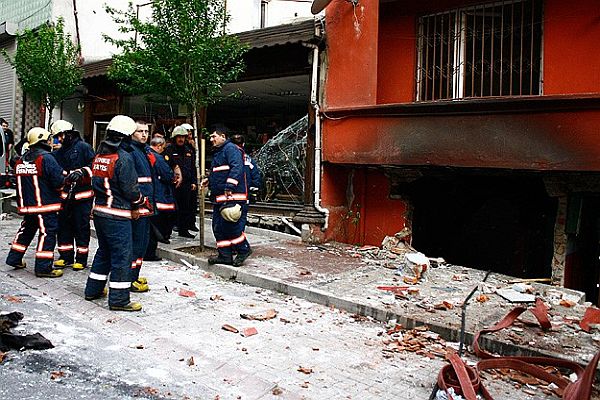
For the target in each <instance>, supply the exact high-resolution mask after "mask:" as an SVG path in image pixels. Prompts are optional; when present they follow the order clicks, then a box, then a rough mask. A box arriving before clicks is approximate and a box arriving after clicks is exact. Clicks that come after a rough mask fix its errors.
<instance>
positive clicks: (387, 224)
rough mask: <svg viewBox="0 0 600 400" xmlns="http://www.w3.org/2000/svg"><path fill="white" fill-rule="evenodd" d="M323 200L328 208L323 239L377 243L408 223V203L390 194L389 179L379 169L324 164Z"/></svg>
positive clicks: (354, 242)
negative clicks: (327, 219)
mask: <svg viewBox="0 0 600 400" xmlns="http://www.w3.org/2000/svg"><path fill="white" fill-rule="evenodd" d="M323 182H324V185H323V187H324V189H323V192H322V201H323V204H324V205H325V206H326V207H327V208H328V209H329V212H330V214H329V229H328V230H327V232H325V235H324V237H323V239H324V240H335V241H339V242H345V243H352V244H372V245H377V246H378V245H380V244H381V241H382V240H383V238H384V237H386V236H390V235H394V234H395V233H396V232H399V231H401V230H402V229H403V228H404V226H405V224H407V211H408V204H407V203H406V202H405V201H404V200H402V199H392V198H390V182H389V180H388V178H387V177H386V176H385V174H384V172H383V171H382V170H381V169H374V168H371V169H369V168H349V167H344V166H336V165H325V166H324V169H323Z"/></svg>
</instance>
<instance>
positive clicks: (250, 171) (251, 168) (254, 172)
mask: <svg viewBox="0 0 600 400" xmlns="http://www.w3.org/2000/svg"><path fill="white" fill-rule="evenodd" d="M244 167H245V168H244V170H245V173H246V181H247V184H248V188H257V189H260V188H261V187H262V174H261V172H260V169H259V168H258V165H256V161H254V159H253V158H252V157H250V156H249V155H248V154H244Z"/></svg>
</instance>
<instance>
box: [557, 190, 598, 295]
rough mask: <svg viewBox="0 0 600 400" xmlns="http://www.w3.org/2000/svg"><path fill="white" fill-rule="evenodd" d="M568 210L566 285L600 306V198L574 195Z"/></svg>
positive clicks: (570, 199) (571, 197)
mask: <svg viewBox="0 0 600 400" xmlns="http://www.w3.org/2000/svg"><path fill="white" fill-rule="evenodd" d="M568 210H569V212H568V217H567V228H566V229H567V233H568V246H567V247H568V248H567V259H566V266H565V287H568V288H570V289H575V290H581V291H582V292H585V295H586V299H587V300H589V301H591V302H592V303H594V304H596V305H600V297H599V289H598V283H599V281H600V268H599V266H600V265H599V264H600V261H599V258H598V257H599V256H600V246H599V243H600V197H598V196H597V195H596V196H594V195H572V196H570V198H569V206H568Z"/></svg>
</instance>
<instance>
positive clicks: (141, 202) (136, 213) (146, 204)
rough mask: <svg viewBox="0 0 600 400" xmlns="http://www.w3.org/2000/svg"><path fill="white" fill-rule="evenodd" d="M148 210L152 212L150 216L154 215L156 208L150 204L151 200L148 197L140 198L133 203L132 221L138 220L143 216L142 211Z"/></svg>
mask: <svg viewBox="0 0 600 400" xmlns="http://www.w3.org/2000/svg"><path fill="white" fill-rule="evenodd" d="M141 208H146V209H147V210H148V211H150V214H153V213H154V207H152V203H150V199H148V197H147V196H140V198H139V199H138V200H136V201H134V202H133V203H131V219H138V218H139V217H140V215H141V213H140V209H141Z"/></svg>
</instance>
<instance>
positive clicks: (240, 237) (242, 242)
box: [212, 203, 250, 260]
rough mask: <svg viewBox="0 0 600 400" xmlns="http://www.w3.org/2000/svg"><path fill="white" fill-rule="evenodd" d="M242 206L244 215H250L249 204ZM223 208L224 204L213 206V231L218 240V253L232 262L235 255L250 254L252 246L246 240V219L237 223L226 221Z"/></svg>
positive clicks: (241, 219)
mask: <svg viewBox="0 0 600 400" xmlns="http://www.w3.org/2000/svg"><path fill="white" fill-rule="evenodd" d="M240 205H241V206H242V215H244V213H246V214H247V213H248V204H240ZM221 207H223V204H218V203H216V204H214V205H213V216H212V230H213V234H214V235H215V239H216V240H217V251H218V252H219V256H220V257H221V258H224V259H225V260H232V259H233V254H234V253H236V254H240V255H245V254H248V252H250V244H249V243H248V240H246V234H245V233H244V229H245V225H246V222H245V218H240V219H239V220H238V221H237V222H229V221H226V220H225V219H224V218H223V217H222V216H221Z"/></svg>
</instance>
